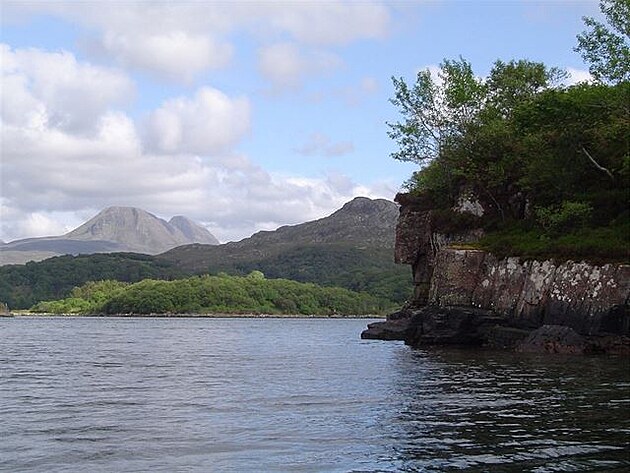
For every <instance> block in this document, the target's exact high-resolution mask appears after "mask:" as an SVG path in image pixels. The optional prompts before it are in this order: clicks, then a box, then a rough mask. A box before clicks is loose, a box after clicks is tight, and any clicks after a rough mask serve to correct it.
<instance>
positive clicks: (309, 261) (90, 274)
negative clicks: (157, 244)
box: [0, 244, 412, 309]
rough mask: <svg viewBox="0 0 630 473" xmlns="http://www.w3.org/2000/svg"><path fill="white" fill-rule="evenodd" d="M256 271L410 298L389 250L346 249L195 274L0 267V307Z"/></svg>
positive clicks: (69, 259) (64, 265)
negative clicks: (95, 289) (127, 285)
mask: <svg viewBox="0 0 630 473" xmlns="http://www.w3.org/2000/svg"><path fill="white" fill-rule="evenodd" d="M252 271H260V272H261V273H262V274H264V275H265V276H267V277H269V278H273V279H279V278H284V279H292V280H295V281H298V282H311V283H315V284H319V285H323V286H337V287H342V288H346V289H350V290H354V291H362V292H367V293H369V294H372V295H374V296H375V297H378V298H379V299H380V300H381V303H382V304H383V305H387V304H390V303H391V302H395V303H398V304H402V303H403V302H404V301H405V300H406V299H407V298H408V297H409V295H410V294H411V290H412V283H411V277H410V275H409V270H408V268H406V267H403V266H400V265H395V264H394V263H393V261H392V255H391V249H386V248H371V249H370V250H366V249H359V248H356V246H352V245H343V244H322V245H296V246H294V247H290V248H286V249H284V250H283V251H281V252H279V253H278V254H275V255H269V256H265V257H263V258H261V257H260V256H258V257H253V256H252V257H245V256H244V257H243V258H240V259H237V258H219V259H217V261H214V262H212V263H211V264H209V265H208V266H207V267H205V269H204V270H203V271H202V272H201V271H198V270H196V269H195V270H191V269H187V268H186V267H178V268H176V267H175V266H174V265H173V264H171V263H169V262H168V261H166V260H164V259H162V258H156V257H151V256H144V255H134V254H109V255H81V256H62V257H57V258H51V259H48V260H44V261H40V262H37V263H28V264H26V265H13V266H0V301H3V302H6V303H7V304H8V305H9V307H11V308H12V309H26V308H28V307H31V306H33V305H34V304H36V303H37V302H39V301H44V300H53V299H59V298H66V297H70V296H71V293H72V291H73V288H75V287H77V286H81V285H83V284H85V283H86V282H88V281H100V280H108V279H112V280H118V281H122V282H138V281H140V280H142V279H178V278H183V277H186V276H191V275H195V274H203V273H210V274H219V273H221V272H223V273H225V274H231V275H237V276H238V275H240V276H244V275H248V274H250V273H251V272H252Z"/></svg>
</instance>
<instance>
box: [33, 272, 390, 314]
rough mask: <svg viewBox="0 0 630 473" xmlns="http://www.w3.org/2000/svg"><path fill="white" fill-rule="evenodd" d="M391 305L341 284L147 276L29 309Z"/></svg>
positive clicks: (345, 309) (351, 309)
mask: <svg viewBox="0 0 630 473" xmlns="http://www.w3.org/2000/svg"><path fill="white" fill-rule="evenodd" d="M391 308H392V304H391V303H388V304H386V305H383V304H382V301H381V300H379V299H378V298H376V297H373V296H370V295H368V294H365V293H358V292H354V291H349V290H347V289H342V288H331V287H321V286H317V285H315V284H309V283H298V282H295V281H289V280H286V279H267V278H265V277H264V275H263V274H262V273H261V272H260V271H253V272H252V273H250V274H249V275H248V276H245V277H238V276H227V275H221V276H208V275H205V276H195V277H191V278H185V279H179V280H175V281H162V280H154V279H146V280H143V281H140V282H137V283H134V284H124V283H119V282H117V281H100V282H95V283H92V282H90V283H87V284H85V285H84V286H81V287H79V288H76V289H74V290H73V292H72V296H71V297H69V298H66V299H63V300H58V301H49V302H40V303H38V304H37V305H35V306H34V307H33V308H32V310H33V311H35V312H52V313H64V314H185V313H219V314H220V313H225V314H278V315H282V314H303V315H364V314H377V313H382V312H383V311H385V310H389V309H391Z"/></svg>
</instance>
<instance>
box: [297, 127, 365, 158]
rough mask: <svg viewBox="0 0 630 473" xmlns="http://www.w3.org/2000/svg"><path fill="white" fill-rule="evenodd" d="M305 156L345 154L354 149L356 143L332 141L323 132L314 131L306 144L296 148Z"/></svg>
mask: <svg viewBox="0 0 630 473" xmlns="http://www.w3.org/2000/svg"><path fill="white" fill-rule="evenodd" d="M295 151H296V152H297V153H298V154H301V155H303V156H325V157H333V156H343V155H344V154H349V153H352V152H353V151H354V145H353V144H352V142H350V141H338V142H332V141H331V139H330V138H329V137H328V136H327V135H325V134H323V133H312V134H311V135H309V137H308V139H307V140H306V142H305V143H304V144H302V145H301V146H299V147H298V148H296V149H295Z"/></svg>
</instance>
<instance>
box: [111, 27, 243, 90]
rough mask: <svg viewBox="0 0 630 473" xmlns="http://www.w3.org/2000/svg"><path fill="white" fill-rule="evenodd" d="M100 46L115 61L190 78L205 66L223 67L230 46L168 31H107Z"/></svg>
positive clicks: (203, 69)
mask: <svg viewBox="0 0 630 473" xmlns="http://www.w3.org/2000/svg"><path fill="white" fill-rule="evenodd" d="M103 47H104V48H105V50H106V51H107V52H108V53H109V54H111V55H112V56H113V57H115V58H116V59H117V60H118V62H120V63H121V64H124V65H126V66H130V67H132V68H135V69H144V70H147V71H150V72H152V73H156V74H158V75H163V76H165V77H167V78H171V79H176V80H181V81H184V82H190V81H191V80H192V79H193V78H194V77H195V76H196V75H198V74H199V73H201V72H203V71H205V70H208V69H219V68H223V67H225V66H226V65H227V64H228V63H229V62H230V59H231V57H232V52H233V48H232V46H231V45H229V44H227V43H221V42H219V41H216V40H215V39H213V38H212V37H211V36H209V35H204V34H190V33H188V32H184V31H170V32H166V33H162V34H138V33H130V34H127V33H117V32H111V31H110V32H107V33H106V34H105V36H104V38H103Z"/></svg>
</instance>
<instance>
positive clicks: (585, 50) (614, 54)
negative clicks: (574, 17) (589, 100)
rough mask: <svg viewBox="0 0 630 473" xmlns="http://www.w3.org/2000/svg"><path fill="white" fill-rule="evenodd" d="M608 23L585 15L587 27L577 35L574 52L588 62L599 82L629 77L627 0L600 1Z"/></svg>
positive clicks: (629, 2) (629, 11)
mask: <svg viewBox="0 0 630 473" xmlns="http://www.w3.org/2000/svg"><path fill="white" fill-rule="evenodd" d="M599 8H600V10H601V12H602V14H603V15H604V17H605V19H606V21H607V23H608V25H604V24H602V23H600V22H599V21H597V20H595V19H594V18H591V17H584V18H583V20H584V24H585V25H586V26H587V27H588V29H587V30H586V31H584V32H582V33H580V34H579V35H578V36H577V40H578V45H577V47H576V48H575V51H577V52H579V53H580V54H581V55H582V58H583V59H584V60H585V61H586V62H587V63H588V64H589V72H590V73H591V75H592V76H593V77H594V78H595V79H597V80H598V81H601V82H609V83H619V82H623V81H626V82H627V81H629V80H630V0H600V2H599Z"/></svg>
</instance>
